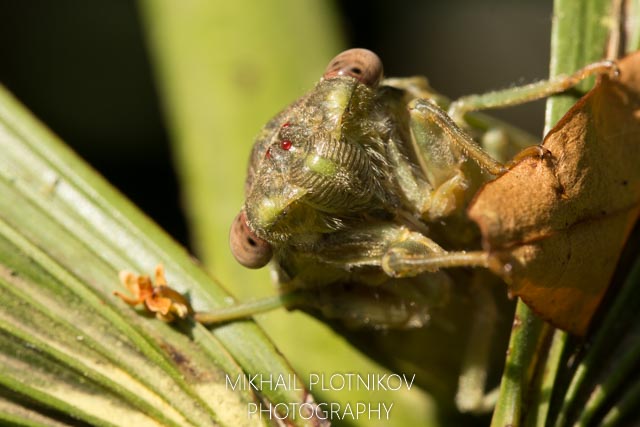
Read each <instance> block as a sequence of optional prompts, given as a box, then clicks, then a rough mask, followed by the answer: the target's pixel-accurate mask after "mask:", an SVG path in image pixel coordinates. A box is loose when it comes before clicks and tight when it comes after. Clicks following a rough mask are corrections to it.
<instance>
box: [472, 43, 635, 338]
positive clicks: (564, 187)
mask: <svg viewBox="0 0 640 427" xmlns="http://www.w3.org/2000/svg"><path fill="white" fill-rule="evenodd" d="M619 67H620V72H621V74H620V78H619V79H617V80H609V79H607V78H603V79H602V80H601V81H600V82H599V83H598V84H597V85H596V87H594V89H592V90H591V91H590V92H589V93H588V94H587V95H585V96H584V97H583V98H582V99H581V100H580V101H579V102H578V103H577V104H576V105H575V106H574V107H573V108H572V109H571V110H570V111H569V112H568V113H567V114H566V115H565V116H564V117H563V118H562V120H560V122H559V123H558V124H557V125H556V127H555V128H553V129H552V130H551V131H550V132H549V134H548V135H547V136H546V138H545V140H544V143H543V146H544V147H545V148H546V149H547V150H549V151H550V153H551V155H550V156H548V157H545V158H544V159H539V158H526V159H524V160H523V161H521V162H520V163H518V164H517V165H515V166H514V167H513V168H512V169H511V170H510V171H509V172H507V173H505V174H504V175H503V176H501V177H499V178H498V179H496V180H494V181H492V182H490V183H488V184H486V185H485V186H484V187H483V188H482V189H481V190H480V191H479V192H478V194H477V196H476V198H475V200H474V201H473V203H472V204H471V206H470V208H469V216H470V217H471V218H472V219H473V220H474V221H475V222H477V223H478V225H479V226H480V230H481V232H482V236H483V242H484V246H485V249H486V250H488V251H489V252H490V254H491V257H490V259H491V261H490V264H491V269H492V270H493V271H494V272H495V273H497V274H498V275H500V276H502V277H503V278H504V279H505V281H506V282H507V284H508V285H509V287H510V291H511V293H512V294H514V295H517V296H519V297H520V298H522V300H523V301H524V302H525V303H527V304H528V305H529V306H530V307H531V308H532V309H533V310H534V311H535V312H536V313H537V314H539V315H540V316H541V317H542V318H544V319H546V320H548V321H549V322H551V323H552V324H554V325H555V326H557V327H559V328H562V329H565V330H567V331H569V332H572V333H574V334H578V335H584V334H585V333H586V331H587V328H588V326H589V322H590V321H591V318H592V317H593V314H594V312H595V310H596V309H597V308H598V305H599V304H600V302H601V300H602V298H603V296H604V294H605V291H606V290H607V287H608V285H609V283H610V281H611V277H612V275H613V272H614V270H615V267H616V263H617V261H618V258H619V256H620V252H621V250H622V247H623V246H624V244H625V242H626V239H627V237H628V235H629V232H630V231H631V228H632V227H633V225H634V223H635V222H636V220H637V218H638V215H639V212H640V53H635V54H633V55H630V56H628V57H626V58H624V59H623V60H621V61H620V62H619Z"/></svg>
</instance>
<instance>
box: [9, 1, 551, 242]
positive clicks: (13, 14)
mask: <svg viewBox="0 0 640 427" xmlns="http://www.w3.org/2000/svg"><path fill="white" fill-rule="evenodd" d="M336 5H337V9H338V12H339V13H340V14H341V20H342V27H343V30H344V33H345V35H346V39H347V43H348V44H349V45H350V46H358V47H367V48H369V49H372V50H374V51H375V52H377V53H378V54H379V55H380V56H381V58H382V60H383V62H384V66H385V74H386V75H388V76H408V75H413V74H422V75H426V76H428V77H429V79H430V81H431V83H432V85H433V86H434V87H435V88H437V89H438V90H439V91H441V92H442V93H444V94H447V95H448V96H450V97H457V96H460V95H464V94H469V93H477V92H483V91H487V90H491V89H496V88H501V87H505V86H509V85H512V84H517V83H524V82H530V81H533V80H536V79H540V78H543V77H545V76H546V75H547V69H548V65H547V64H548V55H549V53H548V52H549V30H550V27H551V8H552V2H551V0H545V1H536V0H528V1H517V2H512V1H507V0H501V1H499V0H493V1H483V2H477V1H473V0H468V1H444V0H441V1H429V2H424V1H405V2H396V3H394V4H391V3H390V2H384V1H371V2H363V1H344V2H337V3H336ZM0 16H2V17H3V24H2V25H1V26H0V40H1V42H0V83H2V84H4V85H6V86H7V87H8V88H9V89H10V90H11V91H12V92H13V93H14V94H15V95H16V96H17V97H18V98H19V99H20V100H21V101H22V102H24V103H25V104H26V105H27V107H28V108H29V109H31V110H32V111H33V112H34V113H35V115H36V116H37V117H39V118H40V119H41V120H42V121H43V122H44V123H46V124H47V125H48V126H49V127H50V128H51V129H52V130H53V131H54V132H55V133H57V134H58V135H60V136H61V137H62V139H63V140H64V141H66V142H67V143H68V144H69V145H71V146H72V147H73V148H74V149H75V150H76V151H77V152H79V153H80V155H81V156H82V157H84V158H85V159H86V160H87V161H88V162H89V163H91V164H92V165H93V166H94V167H95V168H96V169H98V171H100V172H101V173H102V174H103V175H105V177H106V178H107V179H108V180H109V181H111V182H112V183H113V184H114V185H115V186H116V187H118V188H119V189H120V190H121V191H123V192H124V193H125V194H126V195H127V196H128V197H130V198H131V199H132V200H133V201H134V202H135V203H136V204H137V205H138V206H139V207H141V208H142V209H143V210H144V211H145V212H147V213H148V214H149V215H150V216H151V217H152V218H153V219H154V220H156V221H157V222H159V223H160V225H161V226H162V227H163V228H165V229H166V230H167V231H169V232H170V233H171V234H172V235H173V236H174V237H176V238H177V239H178V240H179V241H181V242H182V243H184V244H187V245H188V244H189V242H188V233H187V229H186V225H185V220H184V218H183V214H182V211H181V209H180V202H179V201H180V195H179V191H178V185H177V180H176V176H175V173H174V171H173V167H172V163H171V158H170V147H169V142H168V136H167V131H166V127H165V124H164V122H163V118H162V112H161V107H160V102H159V99H158V95H157V91H156V89H155V86H154V76H153V75H152V69H151V66H150V60H149V53H148V51H147V49H146V46H145V40H144V32H143V28H142V26H141V22H140V21H141V20H140V17H139V14H138V10H137V8H136V3H135V2H132V1H129V0H111V1H95V0H94V1H86V0H57V1H55V2H50V1H45V0H27V1H24V0H23V1H19V0H0ZM275 25H283V26H286V25H287V23H286V22H279V23H275ZM212 55H215V52H212ZM291 60H292V61H295V60H296V54H295V52H292V54H291ZM322 71H323V70H321V69H319V70H318V77H320V75H321V73H322ZM313 83H314V82H313V81H310V82H309V85H308V87H303V88H300V93H301V94H302V93H303V92H304V91H305V90H307V89H308V88H310V87H312V85H313ZM273 113H274V114H275V113H276V111H273ZM496 115H498V116H500V117H502V118H505V119H506V120H508V121H509V122H511V123H513V124H516V125H518V126H520V127H522V128H524V129H526V130H528V131H530V132H532V133H533V134H534V135H540V134H541V132H542V123H543V104H542V103H541V102H537V103H534V104H532V105H527V106H522V107H518V108H514V109H510V110H508V111H504V112H502V111H501V112H497V114H496ZM264 119H265V121H266V120H268V119H269V117H265V118H264ZM258 130H259V129H258V128H256V129H255V132H256V133H257V132H258ZM247 144H249V143H247ZM247 153H248V150H247ZM238 167H240V168H244V167H245V165H239V166H238Z"/></svg>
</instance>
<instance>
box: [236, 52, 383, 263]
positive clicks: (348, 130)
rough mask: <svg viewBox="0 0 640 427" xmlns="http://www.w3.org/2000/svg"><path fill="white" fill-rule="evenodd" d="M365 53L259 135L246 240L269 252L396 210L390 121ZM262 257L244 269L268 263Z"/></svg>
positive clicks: (332, 69)
mask: <svg viewBox="0 0 640 427" xmlns="http://www.w3.org/2000/svg"><path fill="white" fill-rule="evenodd" d="M364 52H366V53H365V54H364V57H362V56H361V55H363V53H362V52H360V55H359V56H358V58H347V59H345V58H341V56H338V57H336V58H335V59H334V61H333V62H332V63H331V64H330V65H329V67H328V68H327V70H326V72H325V74H324V76H323V78H322V79H321V80H320V82H319V83H318V84H317V85H316V87H315V88H314V89H313V90H312V91H310V92H309V93H308V94H306V95H305V96H303V97H302V98H301V99H299V100H298V101H296V102H295V103H294V104H293V105H291V106H290V107H288V108H287V109H285V110H284V111H283V112H281V113H280V114H279V115H277V116H276V117H275V118H274V119H272V120H271V121H270V122H269V123H268V124H267V125H266V126H265V127H264V129H263V130H262V131H261V133H260V134H259V136H258V138H257V140H256V143H255V145H254V148H253V152H252V154H251V159H250V163H249V170H248V178H247V182H246V187H245V191H246V203H245V205H244V207H243V212H242V213H241V215H242V216H243V219H244V220H246V226H244V225H243V227H245V228H244V233H245V236H244V237H245V239H246V236H248V234H247V233H250V234H251V239H252V240H253V241H254V242H261V244H262V243H264V244H268V245H271V246H283V245H286V244H287V243H291V242H296V243H300V242H312V241H313V240H314V239H316V238H317V237H318V235H319V234H322V233H327V232H331V231H334V230H337V229H340V228H341V227H343V226H344V224H345V221H349V220H350V219H352V218H354V217H356V216H359V215H361V214H362V213H363V212H368V211H371V210H384V209H385V208H387V207H389V206H391V205H393V204H394V200H395V197H394V195H393V191H392V190H391V189H390V188H389V185H388V181H389V179H388V176H387V175H388V174H387V173H386V172H387V168H388V164H387V161H386V152H385V139H386V138H388V135H389V133H390V129H391V128H392V127H393V126H392V124H391V123H392V122H393V120H392V119H391V118H390V116H389V110H388V108H387V107H386V105H385V103H384V102H382V101H381V94H380V92H379V91H378V83H379V81H380V79H381V76H382V65H381V64H380V60H379V59H378V58H377V56H375V54H373V53H371V52H368V51H364ZM238 227H239V226H238ZM232 237H233V235H232ZM232 246H233V242H232ZM256 246H257V245H255V246H254V245H251V244H249V245H246V244H244V245H243V248H242V249H239V250H238V251H244V250H245V249H246V250H247V251H251V250H252V248H254V247H256ZM238 251H236V250H234V253H236V258H239V257H238V255H237V252H238ZM240 258H241V257H240ZM256 258H258V257H257V256H256ZM259 258H260V260H259V262H255V263H252V262H248V263H247V262H243V264H244V265H248V266H250V267H254V266H258V267H259V266H261V265H263V263H264V262H266V261H268V260H265V259H264V256H262V257H259ZM241 262H242V261H241Z"/></svg>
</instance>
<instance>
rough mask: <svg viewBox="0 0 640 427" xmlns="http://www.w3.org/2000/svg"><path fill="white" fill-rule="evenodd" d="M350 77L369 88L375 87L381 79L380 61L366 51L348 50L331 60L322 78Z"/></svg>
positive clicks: (376, 56) (373, 54)
mask: <svg viewBox="0 0 640 427" xmlns="http://www.w3.org/2000/svg"><path fill="white" fill-rule="evenodd" d="M337 76H351V77H355V78H356V79H358V80H359V81H360V82H361V83H364V84H365V85H367V86H369V87H375V86H377V85H378V83H380V80H381V79H382V61H381V60H380V58H379V57H378V55H376V54H375V53H373V52H371V51H370V50H368V49H349V50H345V51H344V52H342V53H340V54H339V55H338V56H336V57H335V58H333V59H332V60H331V62H330V63H329V65H328V66H327V69H326V70H325V72H324V75H323V77H324V78H325V79H331V78H334V77H337Z"/></svg>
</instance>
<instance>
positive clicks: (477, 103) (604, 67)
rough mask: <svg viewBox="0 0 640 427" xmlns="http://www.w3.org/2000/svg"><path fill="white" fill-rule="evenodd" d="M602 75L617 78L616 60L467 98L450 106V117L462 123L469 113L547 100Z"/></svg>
mask: <svg viewBox="0 0 640 427" xmlns="http://www.w3.org/2000/svg"><path fill="white" fill-rule="evenodd" d="M600 74H609V75H612V76H617V74H618V67H617V65H616V64H615V63H614V62H612V61H601V62H594V63H593V64H589V65H587V66H586V67H584V68H582V69H580V70H578V71H576V72H575V73H573V74H571V75H569V76H567V75H561V76H557V77H554V78H553V79H550V80H543V81H540V82H536V83H531V84H528V85H524V86H518V87H513V88H509V89H504V90H498V91H493V92H487V93H484V94H480V95H469V96H464V97H462V98H460V99H458V100H456V101H455V102H453V103H452V104H451V105H450V106H449V111H448V114H449V116H450V117H451V118H452V119H453V120H454V121H456V122H457V123H460V122H462V120H463V117H464V115H465V114H466V113H468V112H471V111H478V110H486V109H490V108H502V107H509V106H512V105H518V104H524V103H527V102H531V101H535V100H536V99H542V98H546V97H548V96H551V95H554V94H557V93H560V92H564V91H566V90H568V89H570V88H572V87H573V86H575V85H577V84H578V83H580V82H581V81H582V80H584V79H586V78H588V77H590V76H594V75H600Z"/></svg>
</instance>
